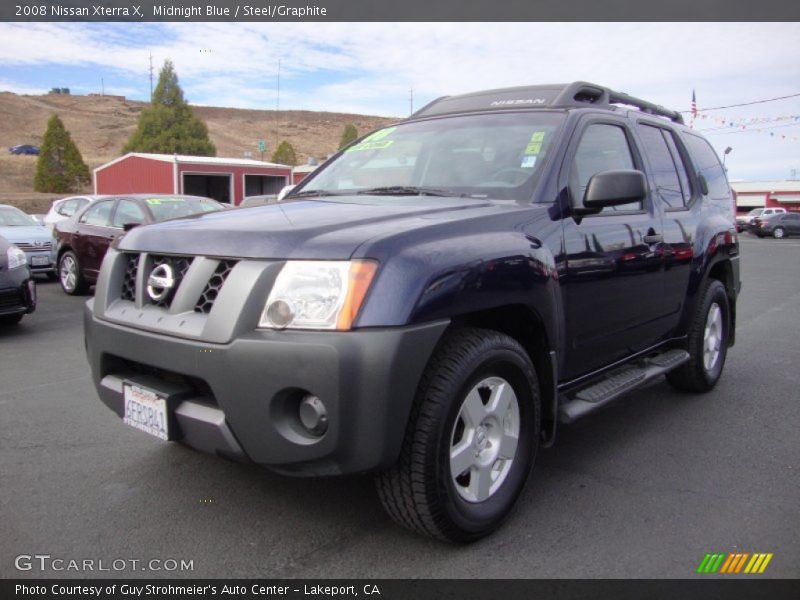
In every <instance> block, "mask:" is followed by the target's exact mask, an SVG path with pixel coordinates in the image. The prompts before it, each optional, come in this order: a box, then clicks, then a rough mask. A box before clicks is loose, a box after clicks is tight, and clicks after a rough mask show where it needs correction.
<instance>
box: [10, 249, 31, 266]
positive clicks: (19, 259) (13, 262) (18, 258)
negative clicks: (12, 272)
mask: <svg viewBox="0 0 800 600" xmlns="http://www.w3.org/2000/svg"><path fill="white" fill-rule="evenodd" d="M6 256H7V257H8V268H9V269H16V268H17V267H21V266H22V265H24V264H25V263H26V262H27V261H26V260H25V253H24V252H23V251H22V250H20V249H19V248H17V247H16V246H11V247H10V248H9V249H8V250H7V251H6Z"/></svg>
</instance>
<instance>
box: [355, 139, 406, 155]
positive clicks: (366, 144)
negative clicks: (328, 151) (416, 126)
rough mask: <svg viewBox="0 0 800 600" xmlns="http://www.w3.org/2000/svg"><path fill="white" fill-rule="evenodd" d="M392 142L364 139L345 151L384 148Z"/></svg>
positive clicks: (392, 142)
mask: <svg viewBox="0 0 800 600" xmlns="http://www.w3.org/2000/svg"><path fill="white" fill-rule="evenodd" d="M392 144H394V140H379V141H367V140H364V141H363V142H361V143H360V144H357V145H355V146H351V147H350V148H348V149H347V150H345V153H347V152H362V151H364V150H383V149H384V148H388V147H389V146H391V145H392Z"/></svg>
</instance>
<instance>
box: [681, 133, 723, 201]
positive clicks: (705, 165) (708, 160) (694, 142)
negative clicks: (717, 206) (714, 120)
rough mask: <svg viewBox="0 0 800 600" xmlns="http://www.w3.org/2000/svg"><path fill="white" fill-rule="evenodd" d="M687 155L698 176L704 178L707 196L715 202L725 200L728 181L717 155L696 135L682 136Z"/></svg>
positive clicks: (709, 145)
mask: <svg viewBox="0 0 800 600" xmlns="http://www.w3.org/2000/svg"><path fill="white" fill-rule="evenodd" d="M684 139H685V140H686V145H687V146H688V147H689V153H690V154H691V155H692V160H693V161H694V164H695V166H696V167H697V172H698V174H700V175H702V176H703V177H705V180H706V183H707V184H708V195H709V196H710V197H711V198H714V199H715V200H725V199H727V198H728V197H729V195H730V187H729V186H728V179H727V178H726V177H725V171H723V170H722V165H721V164H720V162H719V158H717V153H716V152H714V148H712V147H711V144H709V143H708V142H707V141H706V140H704V139H703V138H701V137H698V136H696V135H692V134H687V135H686V136H684Z"/></svg>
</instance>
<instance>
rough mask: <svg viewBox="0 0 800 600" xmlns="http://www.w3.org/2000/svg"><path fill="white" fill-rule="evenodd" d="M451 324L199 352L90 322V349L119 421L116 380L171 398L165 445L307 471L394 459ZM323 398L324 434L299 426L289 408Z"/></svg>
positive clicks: (276, 338)
mask: <svg viewBox="0 0 800 600" xmlns="http://www.w3.org/2000/svg"><path fill="white" fill-rule="evenodd" d="M447 325H448V322H447V321H440V322H436V323H428V324H424V325H420V326H415V327H405V328H390V329H365V330H357V331H351V332H310V331H262V330H255V331H251V332H249V333H247V334H245V335H241V336H239V337H237V338H236V339H234V340H233V341H232V342H231V343H228V344H205V343H202V342H198V341H192V340H187V339H180V338H177V337H170V336H165V335H161V334H156V333H151V332H147V331H143V330H138V329H133V328H130V327H125V326H121V325H116V324H112V323H109V322H107V321H104V320H101V319H97V318H95V316H94V315H93V313H92V309H91V302H89V303H87V306H86V310H85V326H86V344H87V354H88V358H89V362H90V364H91V368H92V375H93V379H94V383H95V386H96V388H97V391H98V393H99V395H100V398H101V400H102V401H103V402H104V403H105V404H106V405H108V406H109V407H110V408H111V409H112V410H114V411H115V412H116V413H117V414H118V415H120V416H123V414H124V396H123V388H122V385H123V382H124V381H131V382H134V383H137V384H139V385H140V386H142V387H146V388H148V389H151V390H152V391H155V392H158V393H159V394H161V395H162V396H163V397H166V398H167V406H168V410H169V413H170V420H171V429H172V432H173V433H172V434H171V436H170V438H171V439H175V440H178V441H182V442H184V443H187V444H188V445H190V446H193V447H195V448H197V449H199V450H203V451H207V452H211V453H215V454H219V455H223V456H226V457H230V458H236V459H240V460H248V461H252V462H255V463H258V464H261V465H264V466H268V467H270V468H272V469H274V470H277V471H281V472H286V473H295V474H303V475H331V474H342V473H353V472H362V471H368V470H373V469H377V468H382V467H387V466H390V465H391V464H393V463H394V461H395V460H396V458H397V455H398V453H399V451H400V446H401V443H402V440H403V435H404V433H405V429H406V424H407V421H408V415H409V411H410V408H411V403H412V400H413V397H414V393H415V391H416V387H417V384H418V382H419V379H420V377H421V375H422V371H423V370H424V368H425V365H426V364H427V362H428V360H429V358H430V356H431V354H432V352H433V349H434V347H435V346H436V343H437V342H438V340H439V338H440V337H441V334H442V332H443V331H444V329H445V328H446V327H447ZM305 394H312V395H314V396H317V397H319V398H320V399H321V400H322V402H323V403H324V404H325V407H326V409H327V413H328V429H327V431H326V432H325V433H324V434H323V435H322V436H319V437H316V436H314V435H311V434H310V433H308V432H307V431H306V430H304V429H303V428H302V426H301V425H300V423H299V421H298V419H297V406H298V404H299V400H300V398H302V397H303V396H304V395H305Z"/></svg>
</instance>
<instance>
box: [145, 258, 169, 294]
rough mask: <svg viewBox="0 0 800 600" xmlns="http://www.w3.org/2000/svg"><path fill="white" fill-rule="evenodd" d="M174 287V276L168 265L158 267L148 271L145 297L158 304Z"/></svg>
mask: <svg viewBox="0 0 800 600" xmlns="http://www.w3.org/2000/svg"><path fill="white" fill-rule="evenodd" d="M174 286H175V274H174V273H173V272H172V267H170V266H169V265H168V264H163V265H158V266H157V267H155V268H154V269H153V270H152V271H150V277H148V278H147V295H148V296H150V299H151V300H152V301H153V302H159V301H160V300H163V299H164V298H166V297H167V294H169V291H170V290H171V289H172V288H173V287H174Z"/></svg>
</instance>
